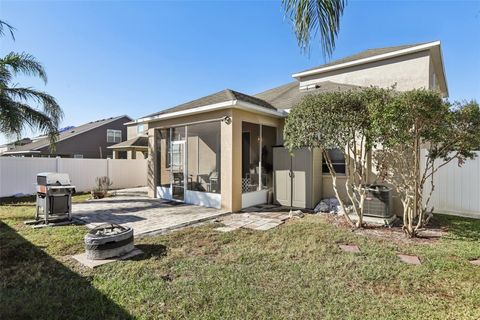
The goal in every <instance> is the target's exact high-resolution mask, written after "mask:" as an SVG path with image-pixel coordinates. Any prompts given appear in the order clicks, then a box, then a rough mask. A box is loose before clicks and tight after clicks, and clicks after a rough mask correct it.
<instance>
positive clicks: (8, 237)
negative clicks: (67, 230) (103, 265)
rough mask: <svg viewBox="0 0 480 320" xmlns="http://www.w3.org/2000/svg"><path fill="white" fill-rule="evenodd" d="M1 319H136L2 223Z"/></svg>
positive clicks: (0, 252)
mask: <svg viewBox="0 0 480 320" xmlns="http://www.w3.org/2000/svg"><path fill="white" fill-rule="evenodd" d="M0 283H1V284H0V306H1V307H0V319H133V317H132V316H130V315H129V314H128V313H127V311H126V310H124V309H123V308H122V307H120V306H119V305H117V304H116V303H114V302H113V301H111V300H110V299H109V298H108V297H107V296H105V295H104V294H102V293H101V292H99V291H98V290H97V289H96V288H94V287H93V286H92V285H91V283H90V281H88V280H87V279H86V278H84V277H82V276H81V275H79V274H77V273H75V272H73V271H72V270H70V269H69V268H67V267H66V266H64V265H63V264H61V263H59V262H58V261H56V260H55V259H54V258H52V257H51V256H49V255H48V254H46V253H45V252H43V251H42V250H40V249H39V248H38V247H37V246H35V245H33V244H32V243H30V242H29V241H28V240H26V239H25V238H23V237H22V236H20V235H19V234H18V233H17V232H16V231H15V230H14V229H12V228H10V227H9V226H7V225H6V224H5V223H3V222H1V221H0Z"/></svg>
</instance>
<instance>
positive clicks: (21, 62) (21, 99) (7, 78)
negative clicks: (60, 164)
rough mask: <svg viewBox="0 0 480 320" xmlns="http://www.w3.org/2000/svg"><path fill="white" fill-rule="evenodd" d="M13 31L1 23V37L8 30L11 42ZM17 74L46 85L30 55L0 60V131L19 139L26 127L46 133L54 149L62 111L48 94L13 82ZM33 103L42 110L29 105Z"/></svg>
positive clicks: (39, 65)
mask: <svg viewBox="0 0 480 320" xmlns="http://www.w3.org/2000/svg"><path fill="white" fill-rule="evenodd" d="M13 30H14V29H13V27H12V26H10V25H9V24H7V23H6V22H3V21H1V20H0V36H2V35H5V33H6V31H7V32H9V33H10V34H11V36H12V38H13V39H14V37H13ZM19 74H23V75H27V76H35V77H39V78H40V79H42V80H43V81H44V82H45V83H47V74H46V72H45V69H44V68H43V66H42V65H41V64H40V63H39V62H38V61H37V60H36V59H35V58H34V57H33V56H32V55H30V54H28V53H24V52H23V53H15V52H10V53H9V54H7V55H6V56H5V57H3V58H1V59H0V132H1V133H3V134H5V135H16V136H20V135H21V134H22V131H23V129H24V128H25V127H26V126H29V127H31V128H33V129H38V130H40V131H41V132H43V133H46V134H48V135H49V137H50V142H51V145H52V146H53V144H54V143H55V141H56V137H57V131H58V124H59V122H60V120H61V119H62V117H63V112H62V110H61V108H60V106H59V105H58V103H57V102H56V101H55V98H54V97H52V96H51V95H49V94H47V93H45V92H42V91H38V90H35V89H33V88H29V87H19V86H18V85H17V84H16V83H13V81H14V77H15V76H16V75H19ZM32 103H36V104H37V106H41V107H42V109H41V110H39V109H38V108H37V106H32Z"/></svg>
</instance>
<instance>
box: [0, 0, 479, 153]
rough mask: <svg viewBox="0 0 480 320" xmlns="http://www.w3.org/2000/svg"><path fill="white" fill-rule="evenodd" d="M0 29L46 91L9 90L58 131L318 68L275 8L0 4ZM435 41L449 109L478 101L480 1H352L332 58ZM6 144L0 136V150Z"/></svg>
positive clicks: (318, 57)
mask: <svg viewBox="0 0 480 320" xmlns="http://www.w3.org/2000/svg"><path fill="white" fill-rule="evenodd" d="M0 20H4V21H6V22H8V23H10V24H11V25H13V26H14V27H15V28H16V30H15V38H16V40H15V41H12V40H11V39H10V38H9V37H4V38H2V39H0V56H3V55H5V54H7V53H8V52H11V51H16V52H22V51H24V52H28V53H30V54H32V55H34V56H35V57H36V58H37V59H38V60H39V61H41V62H42V63H43V65H44V66H45V68H46V70H47V74H48V83H47V84H46V85H45V84H43V82H41V81H39V80H37V79H31V78H25V77H18V78H16V80H15V82H16V83H18V85H22V86H32V87H35V88H37V89H40V90H43V91H46V92H48V93H50V94H51V95H53V96H54V97H55V98H56V99H57V100H58V102H59V104H60V106H61V107H62V109H63V111H64V113H65V117H64V119H63V121H62V124H61V127H66V126H72V125H73V126H75V125H80V124H83V123H86V122H89V121H93V120H98V119H103V118H108V117H112V116H118V115H123V114H126V115H129V116H130V117H132V118H139V117H142V116H145V115H147V114H150V113H153V112H156V111H159V110H162V109H164V108H167V107H172V106H175V105H176V104H180V103H183V102H187V101H189V100H192V99H196V98H199V97H201V96H204V95H207V94H211V93H214V92H217V91H220V90H223V89H225V88H229V89H234V90H237V91H241V92H244V93H247V94H255V93H258V92H261V91H263V90H266V89H269V88H272V87H275V86H278V85H281V84H284V83H287V82H290V81H292V80H293V79H292V77H291V75H292V74H293V73H295V72H298V71H302V70H304V69H307V68H310V67H313V66H317V65H320V64H323V63H325V62H326V61H325V60H324V58H323V55H322V53H321V51H320V46H319V42H318V39H314V40H313V41H312V44H311V48H310V50H309V52H307V53H303V52H302V51H301V50H300V49H299V47H298V45H297V42H296V39H295V36H294V33H293V29H292V25H291V23H290V21H289V20H288V19H287V18H286V17H285V14H284V12H283V9H282V6H281V2H280V1H211V2H207V1H175V2H173V1H172V2H165V1H148V2H143V1H33V2H28V1H6V0H0ZM433 40H440V41H441V42H442V50H443V57H444V63H445V70H446V74H447V81H448V86H449V93H450V100H463V99H468V100H470V99H476V100H477V101H480V78H479V76H480V0H475V1H466V2H462V1H352V0H350V1H349V3H348V5H347V7H346V9H345V13H344V15H343V17H342V20H341V30H340V34H339V37H338V39H337V45H336V48H335V51H334V54H333V56H332V57H331V58H330V60H334V59H337V58H341V57H344V56H347V55H350V54H354V53H356V52H359V51H362V50H365V49H369V48H378V47H386V46H393V45H402V44H409V43H416V42H425V41H433ZM327 62H328V60H327ZM33 134H36V133H35V132H31V131H29V130H26V131H25V135H26V136H29V135H33ZM11 139H12V138H8V137H5V136H3V135H1V134H0V144H2V143H5V142H6V141H8V140H11Z"/></svg>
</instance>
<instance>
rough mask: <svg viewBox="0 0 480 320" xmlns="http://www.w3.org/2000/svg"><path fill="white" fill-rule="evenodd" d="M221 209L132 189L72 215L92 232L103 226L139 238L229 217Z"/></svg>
mask: <svg viewBox="0 0 480 320" xmlns="http://www.w3.org/2000/svg"><path fill="white" fill-rule="evenodd" d="M227 213H228V212H227V211H225V210H221V209H215V208H207V207H200V206H194V205H189V204H184V203H177V202H169V201H162V200H160V199H152V198H149V197H148V196H147V194H146V191H144V190H142V189H140V190H138V189H128V190H126V191H125V192H124V193H122V190H117V191H116V195H115V196H113V197H108V198H104V199H96V200H89V201H86V202H83V203H74V204H73V206H72V216H73V218H75V219H79V220H81V221H83V222H84V223H85V224H86V226H87V227H88V228H90V229H92V228H94V227H96V226H98V225H100V224H103V223H110V222H113V223H117V224H119V225H124V226H128V227H131V228H133V231H134V234H135V237H142V236H147V235H155V234H159V233H164V232H167V231H171V230H175V229H179V228H183V227H186V226H189V225H192V224H197V223H200V222H204V221H207V220H211V219H215V218H218V217H220V216H223V215H225V214H227Z"/></svg>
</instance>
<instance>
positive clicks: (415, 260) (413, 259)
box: [397, 253, 422, 265]
mask: <svg viewBox="0 0 480 320" xmlns="http://www.w3.org/2000/svg"><path fill="white" fill-rule="evenodd" d="M397 257H399V258H400V260H401V261H402V262H403V263H406V264H413V265H419V264H422V262H421V261H420V258H419V257H417V256H412V255H408V254H401V253H397Z"/></svg>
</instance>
